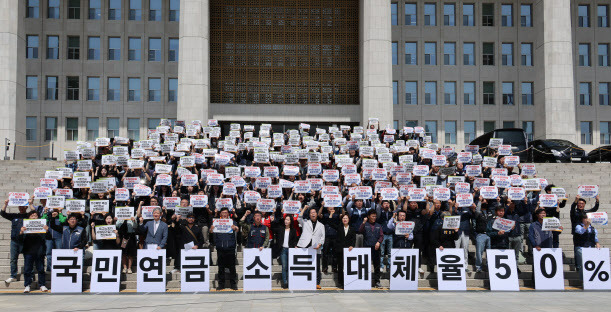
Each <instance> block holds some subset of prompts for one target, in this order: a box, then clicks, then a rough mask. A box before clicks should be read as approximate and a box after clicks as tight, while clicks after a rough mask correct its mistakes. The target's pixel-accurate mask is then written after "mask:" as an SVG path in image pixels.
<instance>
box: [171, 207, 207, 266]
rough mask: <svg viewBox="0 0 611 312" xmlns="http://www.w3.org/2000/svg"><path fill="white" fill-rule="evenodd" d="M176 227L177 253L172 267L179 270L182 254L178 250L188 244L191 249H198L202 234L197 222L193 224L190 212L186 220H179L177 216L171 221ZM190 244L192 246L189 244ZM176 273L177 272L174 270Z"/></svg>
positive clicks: (201, 242) (202, 238) (193, 219)
mask: <svg viewBox="0 0 611 312" xmlns="http://www.w3.org/2000/svg"><path fill="white" fill-rule="evenodd" d="M172 222H173V223H174V227H175V228H176V235H177V237H176V238H177V241H178V246H177V247H178V250H179V252H178V254H177V255H176V259H174V269H175V270H180V264H181V258H182V254H181V252H182V251H180V250H182V249H186V248H187V247H188V246H190V248H191V249H199V248H202V247H203V245H204V235H203V234H202V230H201V229H200V227H199V226H197V224H195V215H194V214H193V213H190V214H188V215H187V221H186V222H185V221H183V220H179V219H178V218H176V219H174V220H173V221H172ZM191 244H192V245H193V246H191ZM175 273H178V272H175Z"/></svg>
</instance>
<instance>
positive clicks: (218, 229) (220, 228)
mask: <svg viewBox="0 0 611 312" xmlns="http://www.w3.org/2000/svg"><path fill="white" fill-rule="evenodd" d="M212 225H213V226H214V228H213V229H212V232H213V233H233V229H232V228H231V226H233V220H232V219H218V218H214V219H213V220H212Z"/></svg>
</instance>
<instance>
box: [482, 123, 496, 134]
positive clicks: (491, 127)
mask: <svg viewBox="0 0 611 312" xmlns="http://www.w3.org/2000/svg"><path fill="white" fill-rule="evenodd" d="M494 129H496V122H495V121H484V133H488V132H490V131H493V130H494Z"/></svg>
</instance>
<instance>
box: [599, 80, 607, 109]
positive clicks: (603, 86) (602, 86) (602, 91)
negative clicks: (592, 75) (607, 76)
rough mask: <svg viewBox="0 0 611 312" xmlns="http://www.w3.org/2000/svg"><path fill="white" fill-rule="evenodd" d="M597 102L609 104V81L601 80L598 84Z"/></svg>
mask: <svg viewBox="0 0 611 312" xmlns="http://www.w3.org/2000/svg"><path fill="white" fill-rule="evenodd" d="M598 104H599V105H609V83H608V82H601V83H599V84H598Z"/></svg>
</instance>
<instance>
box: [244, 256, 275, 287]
mask: <svg viewBox="0 0 611 312" xmlns="http://www.w3.org/2000/svg"><path fill="white" fill-rule="evenodd" d="M243 254H244V258H243V270H244V274H243V276H244V290H245V291H252V290H272V250H271V248H264V249H263V250H259V248H244V250H243Z"/></svg>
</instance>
